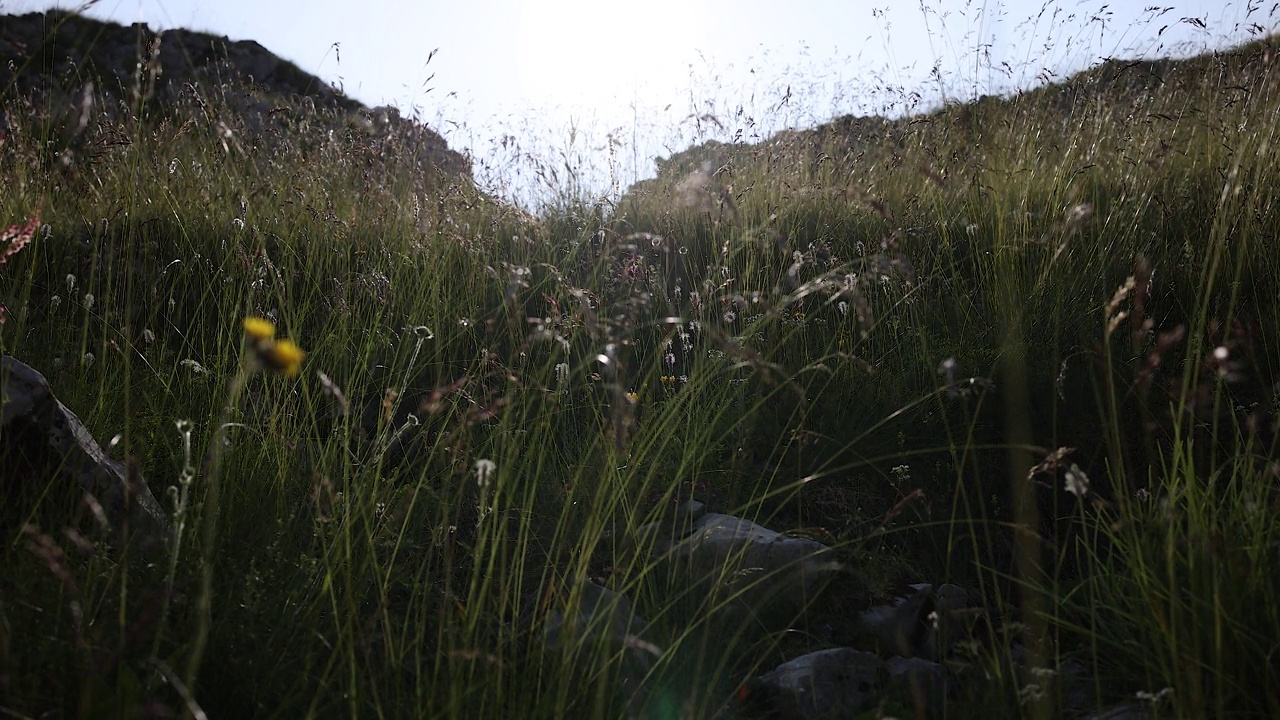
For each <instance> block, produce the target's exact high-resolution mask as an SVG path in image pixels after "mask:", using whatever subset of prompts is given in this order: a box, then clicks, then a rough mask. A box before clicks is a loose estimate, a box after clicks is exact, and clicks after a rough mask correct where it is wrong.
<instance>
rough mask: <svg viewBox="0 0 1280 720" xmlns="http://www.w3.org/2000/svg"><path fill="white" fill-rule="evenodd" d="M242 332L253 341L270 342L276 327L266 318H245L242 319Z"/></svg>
mask: <svg viewBox="0 0 1280 720" xmlns="http://www.w3.org/2000/svg"><path fill="white" fill-rule="evenodd" d="M244 332H245V334H246V335H248V336H249V337H251V338H253V339H254V340H270V339H271V338H273V337H275V335H276V326H275V325H273V324H272V323H271V321H270V320H268V319H266V318H260V317H247V318H245V319H244Z"/></svg>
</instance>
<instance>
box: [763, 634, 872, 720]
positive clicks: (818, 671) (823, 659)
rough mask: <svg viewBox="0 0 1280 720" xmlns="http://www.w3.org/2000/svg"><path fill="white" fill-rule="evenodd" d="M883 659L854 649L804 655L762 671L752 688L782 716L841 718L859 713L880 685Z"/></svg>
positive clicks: (792, 718)
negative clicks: (763, 672) (881, 660)
mask: <svg viewBox="0 0 1280 720" xmlns="http://www.w3.org/2000/svg"><path fill="white" fill-rule="evenodd" d="M881 667H882V666H881V663H880V658H879V657H877V656H876V655H875V654H874V653H869V652H863V651H861V650H854V649H852V648H832V649H830V650H820V651H818V652H813V653H809V654H808V655H801V656H800V657H798V658H795V659H794V660H789V661H787V662H785V663H783V664H781V665H779V666H778V667H776V668H774V669H773V670H770V671H769V672H767V673H765V674H763V675H761V676H760V677H759V678H758V679H757V680H756V682H755V683H752V687H751V692H753V693H756V694H757V695H760V696H763V698H762V699H761V700H760V701H759V702H760V704H761V705H764V706H765V707H764V708H762V709H766V710H768V711H771V712H772V713H773V716H774V717H778V718H781V719H782V720H818V719H823V720H837V719H839V718H852V717H855V716H857V714H858V712H860V711H861V710H862V709H863V708H864V707H866V706H867V705H868V703H869V702H870V701H871V700H872V699H873V698H874V697H875V695H876V692H877V690H878V689H879V687H880V684H881V682H880V675H881Z"/></svg>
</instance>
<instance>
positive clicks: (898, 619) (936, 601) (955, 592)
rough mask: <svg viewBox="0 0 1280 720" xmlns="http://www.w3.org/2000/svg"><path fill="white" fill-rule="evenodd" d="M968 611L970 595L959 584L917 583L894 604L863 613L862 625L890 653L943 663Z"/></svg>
mask: <svg viewBox="0 0 1280 720" xmlns="http://www.w3.org/2000/svg"><path fill="white" fill-rule="evenodd" d="M968 608H969V601H968V593H967V592H966V591H965V590H964V588H962V587H960V586H958V585H951V584H944V585H940V586H938V587H937V588H934V586H933V585H931V584H929V583H916V584H914V585H909V586H907V592H906V593H905V594H902V595H899V596H897V597H894V598H893V601H892V602H891V603H888V604H884V605H877V606H874V607H872V608H869V609H867V610H865V611H864V612H862V613H861V614H859V616H858V622H859V624H860V625H862V627H863V628H865V629H866V630H868V631H869V632H871V634H872V635H874V636H875V637H876V638H877V639H878V640H879V641H880V644H881V647H882V648H883V649H884V650H885V651H886V652H888V653H891V654H894V655H900V656H902V657H904V658H913V657H919V658H924V659H926V660H941V659H942V658H943V657H945V656H946V654H947V652H948V651H949V650H950V649H951V646H952V645H954V644H955V642H956V640H957V639H959V637H960V636H961V634H962V632H961V631H962V628H961V622H960V618H959V617H958V614H960V613H962V611H964V610H967V609H968Z"/></svg>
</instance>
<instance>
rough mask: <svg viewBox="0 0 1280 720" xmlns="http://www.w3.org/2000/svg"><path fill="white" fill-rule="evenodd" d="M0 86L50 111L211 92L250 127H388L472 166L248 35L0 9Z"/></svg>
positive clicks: (186, 99) (159, 104)
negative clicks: (237, 37) (1, 11)
mask: <svg viewBox="0 0 1280 720" xmlns="http://www.w3.org/2000/svg"><path fill="white" fill-rule="evenodd" d="M0 94H2V95H10V96H19V97H23V98H31V99H32V100H33V102H35V103H36V104H37V105H39V106H44V107H45V108H47V109H50V110H52V111H54V112H57V113H72V114H75V113H78V112H80V108H87V107H90V106H92V107H93V108H94V109H95V110H97V111H104V112H107V113H108V115H109V116H113V117H116V116H119V115H120V114H122V113H124V112H136V111H137V110H138V109H140V108H142V107H144V106H145V107H149V108H152V109H155V110H157V111H159V112H162V113H170V114H173V113H181V112H183V111H184V109H185V110H186V111H188V112H189V113H190V112H198V111H200V110H203V109H205V108H207V100H208V99H210V98H214V99H216V100H217V101H218V103H219V104H222V105H225V106H228V107H230V108H231V109H232V110H233V112H235V113H236V114H238V115H239V116H241V119H242V120H243V124H244V125H245V126H247V127H249V128H251V129H255V130H257V129H262V128H265V127H271V126H272V125H273V124H275V123H283V122H294V123H297V122H309V123H313V124H314V123H317V122H319V123H323V124H328V125H330V126H331V127H333V128H334V129H346V128H351V127H354V128H358V129H361V130H364V131H366V132H369V133H372V134H374V135H377V136H391V135H395V136H396V137H397V139H398V140H399V141H400V143H399V145H400V147H408V148H409V149H410V151H411V152H412V153H413V155H414V156H415V159H418V160H420V161H422V162H423V163H427V164H429V165H431V166H433V167H434V168H435V169H436V170H438V171H440V172H442V173H445V174H448V175H463V176H466V177H468V178H469V177H470V174H471V165H470V162H469V161H468V160H467V159H466V158H465V157H464V156H463V155H461V154H460V153H457V152H455V151H453V150H450V149H449V147H448V145H447V143H445V141H444V138H442V137H441V136H440V135H439V134H438V133H436V132H435V131H434V130H432V129H430V128H428V127H426V126H425V125H422V124H421V123H418V122H416V121H413V120H410V119H406V118H402V117H400V115H399V112H398V111H396V110H395V109H394V108H376V109H370V108H367V107H365V106H364V105H362V104H361V103H359V102H357V101H356V100H354V99H352V98H349V97H347V96H345V95H343V94H342V92H341V90H339V89H335V88H334V87H332V86H330V85H329V84H328V83H326V82H324V81H323V80H321V79H320V78H317V77H316V76H314V75H311V74H310V73H307V72H305V71H303V70H302V69H300V68H299V67H298V66H297V65H295V64H293V63H292V62H289V61H288V60H285V59H283V58H280V57H277V56H276V55H274V54H272V53H271V52H270V51H269V50H267V49H266V48H264V47H263V46H262V45H260V44H258V43H256V42H253V41H252V40H239V41H233V40H230V39H229V38H227V37H220V36H217V35H211V34H208V33H202V32H194V31H191V30H183V29H173V30H166V31H163V32H159V33H157V32H155V31H153V30H152V29H151V28H149V27H148V26H147V25H145V24H143V23H135V24H133V25H131V26H128V27H125V26H123V25H117V24H115V23H104V22H100V21H97V20H94V19H92V18H88V17H84V16H82V15H77V14H75V13H70V12H66V11H62V10H49V11H47V12H44V13H28V14H26V15H5V16H0ZM192 108H194V110H192ZM300 116H305V117H300ZM179 119H187V118H179ZM205 119H210V118H205Z"/></svg>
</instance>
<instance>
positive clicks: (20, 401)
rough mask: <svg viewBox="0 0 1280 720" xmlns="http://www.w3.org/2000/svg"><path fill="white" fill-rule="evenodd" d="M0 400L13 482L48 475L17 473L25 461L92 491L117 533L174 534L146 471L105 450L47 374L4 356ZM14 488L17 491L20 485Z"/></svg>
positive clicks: (1, 443) (0, 433) (0, 429)
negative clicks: (61, 398)
mask: <svg viewBox="0 0 1280 720" xmlns="http://www.w3.org/2000/svg"><path fill="white" fill-rule="evenodd" d="M0 402H2V403H3V410H2V411H0V414H2V419H0V448H2V449H3V452H4V456H5V458H6V460H7V462H8V463H9V467H8V468H7V470H8V471H9V472H8V473H6V474H9V477H8V478H7V482H8V483H14V484H16V483H22V482H29V481H32V480H43V479H44V478H42V477H39V476H38V475H37V476H35V477H33V475H35V473H24V472H21V471H17V472H15V471H14V463H15V462H21V464H22V465H23V466H24V467H25V468H29V469H32V470H35V471H37V472H39V473H40V474H45V473H46V472H48V473H49V474H50V475H52V476H53V477H54V478H57V479H56V480H54V481H55V482H60V481H61V480H63V479H65V480H66V481H69V482H72V483H75V484H76V485H78V486H79V488H80V489H81V490H83V491H84V492H86V493H88V494H90V495H92V496H93V498H94V499H96V500H97V502H98V503H99V504H100V505H101V506H102V509H103V511H104V513H105V515H106V518H107V521H108V522H109V523H110V525H111V526H112V528H114V529H115V530H116V531H121V530H123V529H124V528H125V526H126V525H128V526H129V527H130V528H131V529H132V530H134V531H137V532H139V533H140V534H139V535H138V536H137V537H139V538H140V539H143V540H146V541H151V542H150V544H154V542H155V541H162V540H165V539H167V538H168V537H169V533H170V527H169V520H168V518H167V517H166V515H165V513H164V511H163V510H162V509H161V508H160V504H159V503H158V502H156V499H155V496H154V495H152V494H151V490H150V489H149V488H148V487H147V484H146V482H145V481H144V480H143V479H142V477H141V475H139V474H138V473H137V472H136V471H131V470H130V469H129V468H127V467H126V466H125V465H124V464H123V463H121V462H119V461H117V460H113V459H112V458H110V457H109V456H108V455H107V454H106V452H104V451H103V449H102V448H101V447H100V446H99V445H98V443H97V442H96V441H94V439H93V436H92V435H90V434H89V431H88V430H87V429H85V427H84V425H82V424H81V423H80V420H79V418H77V417H76V415H75V413H73V412H71V411H70V410H68V409H67V407H66V406H65V405H63V404H62V403H61V402H59V401H58V399H57V398H55V397H54V396H53V392H52V391H51V390H50V389H49V382H48V381H47V380H45V377H44V376H43V375H41V374H40V373H39V372H37V371H36V370H35V369H33V368H32V367H30V366H29V365H26V364H24V363H22V362H19V361H18V360H16V359H14V358H12V357H9V356H5V357H4V358H3V359H2V360H0ZM19 459H21V460H19ZM49 471H52V472H49ZM9 490H10V493H9V494H10V495H14V494H17V491H18V490H19V488H17V487H16V485H14V486H11V487H10V488H9Z"/></svg>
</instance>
